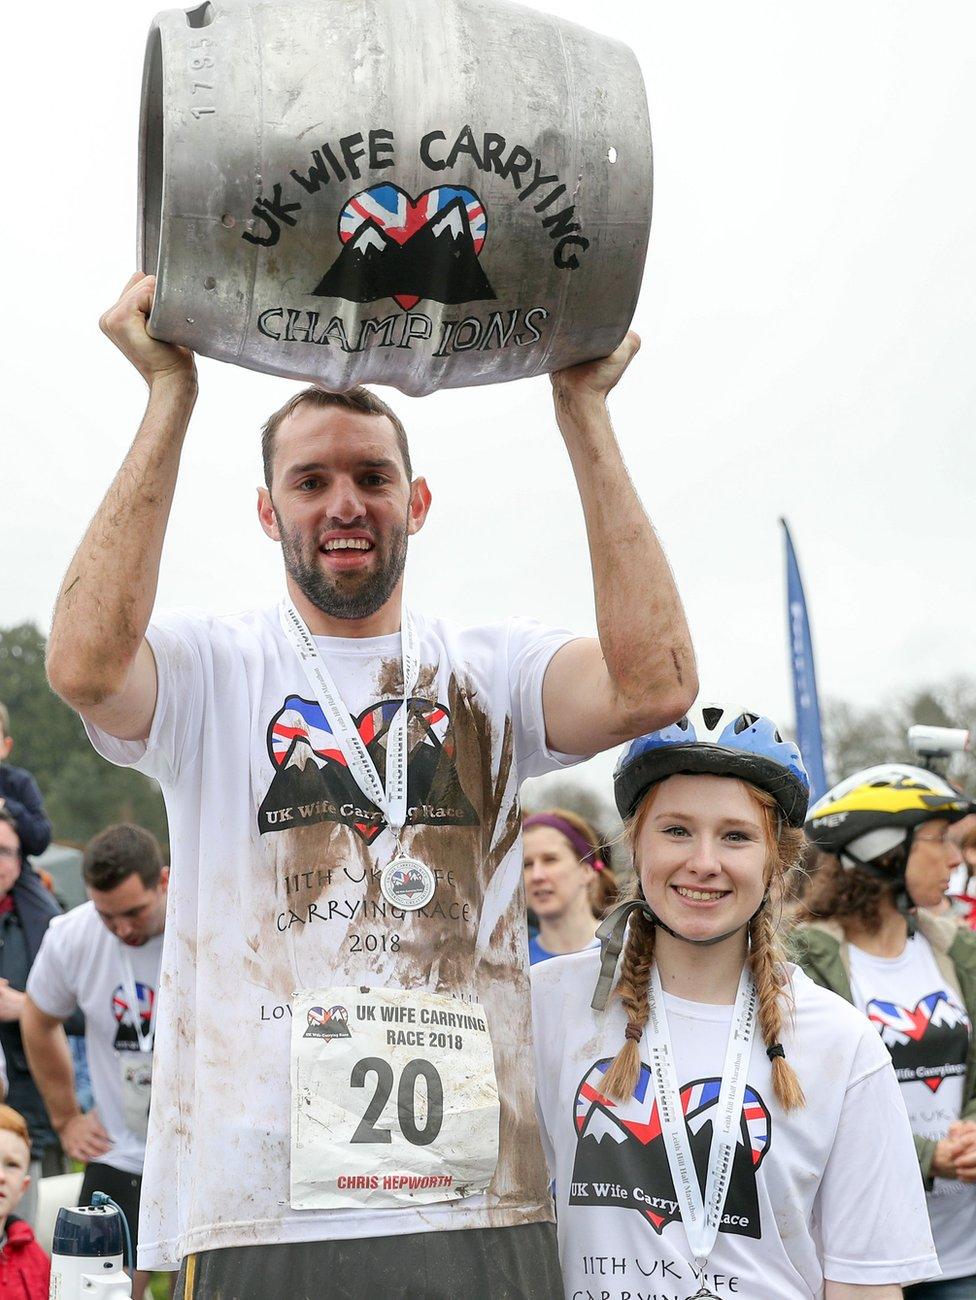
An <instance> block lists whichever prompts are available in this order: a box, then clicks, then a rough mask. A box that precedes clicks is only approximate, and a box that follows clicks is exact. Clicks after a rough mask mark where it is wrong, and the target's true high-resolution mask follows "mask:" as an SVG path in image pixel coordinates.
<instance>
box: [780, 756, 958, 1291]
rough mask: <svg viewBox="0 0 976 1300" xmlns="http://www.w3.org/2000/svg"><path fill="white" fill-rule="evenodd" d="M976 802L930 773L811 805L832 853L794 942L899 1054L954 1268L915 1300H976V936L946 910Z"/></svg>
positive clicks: (843, 787)
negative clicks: (962, 824)
mask: <svg viewBox="0 0 976 1300" xmlns="http://www.w3.org/2000/svg"><path fill="white" fill-rule="evenodd" d="M971 807H972V805H971V804H970V801H969V800H968V799H967V798H966V797H965V796H963V795H960V794H959V792H958V791H957V790H955V789H954V788H953V787H952V786H951V785H950V784H949V783H948V782H947V781H945V780H944V779H943V778H942V777H941V776H938V775H937V774H936V773H934V772H929V771H926V770H925V769H924V768H916V767H909V766H906V765H904V764H899V763H892V764H886V765H883V766H879V767H874V768H869V769H867V770H866V771H863V772H856V773H855V774H854V775H853V776H850V777H848V778H847V779H846V780H844V781H842V782H840V784H839V785H837V786H835V787H834V789H832V790H830V791H828V793H827V794H825V795H824V797H823V798H822V799H821V800H819V801H818V802H817V803H816V804H815V805H814V807H813V808H811V810H810V815H809V818H808V820H807V834H808V836H809V838H810V840H811V841H812V842H813V843H814V844H815V845H817V846H818V848H819V849H820V850H821V852H820V854H819V856H818V859H817V861H816V863H815V864H814V867H813V871H812V874H811V877H810V880H809V882H808V884H807V887H806V889H805V891H804V897H803V902H802V905H801V908H800V910H799V912H798V917H797V919H798V920H799V921H800V922H801V923H802V924H801V925H800V926H799V928H798V929H797V930H796V932H795V933H794V935H793V938H792V947H793V950H794V952H795V954H796V959H797V961H798V962H799V964H800V965H801V966H802V967H803V969H804V970H805V971H806V973H807V974H808V975H809V976H810V977H811V979H814V980H816V981H817V983H818V984H822V985H823V986H824V987H825V988H829V989H832V990H833V991H834V992H835V993H839V994H840V995H841V997H844V998H846V999H847V1000H848V1001H849V1002H853V1004H854V1005H855V1006H856V1007H858V1009H859V1010H860V1011H863V1012H864V1013H866V1015H867V1016H868V1017H869V1019H870V1020H871V1022H872V1023H873V1024H874V1026H875V1028H876V1030H877V1032H878V1033H879V1034H880V1035H881V1038H882V1040H883V1041H884V1043H885V1045H886V1046H887V1048H888V1050H889V1051H890V1053H891V1057H892V1061H893V1064H894V1067H895V1073H896V1075H897V1077H898V1080H899V1083H900V1085H901V1090H902V1096H903V1097H904V1099H905V1105H906V1107H907V1108H908V1114H909V1118H910V1120H911V1122H912V1129H913V1132H914V1135H915V1146H916V1150H917V1153H918V1159H919V1164H920V1166H921V1170H922V1175H923V1178H924V1179H925V1184H926V1191H927V1203H928V1210H929V1219H930V1222H931V1227H932V1236H933V1238H934V1240H935V1245H936V1250H937V1251H938V1255H939V1264H940V1265H941V1268H942V1277H941V1278H940V1279H938V1280H937V1281H932V1282H924V1283H922V1284H921V1285H920V1286H918V1287H910V1288H908V1290H907V1292H906V1294H908V1295H910V1296H911V1297H912V1300H936V1298H937V1300H971V1297H973V1296H976V1186H974V1185H973V1184H976V1122H973V1121H974V1119H976V1052H974V1046H973V1035H972V1025H973V1020H974V1017H976V935H974V934H973V933H972V932H971V931H970V930H968V929H966V928H964V927H960V926H959V924H958V922H957V921H956V919H955V918H954V917H953V916H951V915H945V916H943V915H933V914H932V912H931V911H929V910H928V909H930V908H933V907H936V906H937V905H938V904H939V903H941V902H942V899H943V897H944V895H945V892H946V889H947V888H948V884H949V878H950V875H951V873H952V872H953V870H954V869H955V868H956V867H957V866H958V864H959V862H960V854H959V850H958V848H957V847H956V845H955V843H954V842H953V839H952V837H951V835H950V827H951V826H952V824H953V823H954V822H956V821H959V820H961V819H962V818H963V817H965V816H967V815H968V813H969V812H970V811H971Z"/></svg>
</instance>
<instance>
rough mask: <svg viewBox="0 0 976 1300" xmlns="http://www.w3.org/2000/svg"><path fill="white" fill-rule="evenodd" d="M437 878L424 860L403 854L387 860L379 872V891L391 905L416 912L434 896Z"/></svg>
mask: <svg viewBox="0 0 976 1300" xmlns="http://www.w3.org/2000/svg"><path fill="white" fill-rule="evenodd" d="M436 888H437V880H436V878H435V876H434V873H433V871H431V869H430V867H428V865H427V863H426V862H421V861H420V859H419V858H408V857H406V856H405V855H404V856H400V857H397V858H394V859H393V861H392V862H388V863H387V864H386V866H385V867H384V868H383V870H382V872H381V874H380V893H381V894H382V895H383V897H384V898H385V899H386V901H387V902H388V903H389V904H390V906H391V907H398V908H401V909H403V910H404V911H407V912H416V911H417V909H418V908H420V907H426V906H427V904H428V903H429V902H430V900H431V899H432V898H433V897H434V891H435V889H436Z"/></svg>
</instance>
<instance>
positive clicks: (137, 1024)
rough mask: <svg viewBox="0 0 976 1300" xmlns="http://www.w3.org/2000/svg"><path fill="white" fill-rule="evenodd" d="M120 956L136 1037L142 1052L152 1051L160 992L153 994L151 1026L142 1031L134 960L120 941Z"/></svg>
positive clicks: (130, 1016) (123, 980)
mask: <svg viewBox="0 0 976 1300" xmlns="http://www.w3.org/2000/svg"><path fill="white" fill-rule="evenodd" d="M119 956H120V957H121V958H122V987H123V989H125V1000H126V1002H128V1004H129V1019H130V1020H131V1022H132V1025H133V1028H134V1029H135V1031H136V1038H137V1040H138V1043H139V1051H140V1052H151V1051H152V1049H153V1038H154V1037H155V1034H156V1008H157V1007H158V1006H159V992H158V990H157V992H156V993H155V994H153V995H152V1007H151V1009H150V1011H149V1028H148V1029H147V1030H146V1032H145V1033H143V1032H142V1016H141V1015H140V1013H139V993H138V991H137V989H136V977H135V975H134V974H133V971H132V962H131V961H130V960H129V954H128V953H127V952H126V950H125V948H123V947H122V946H121V940H120V941H119Z"/></svg>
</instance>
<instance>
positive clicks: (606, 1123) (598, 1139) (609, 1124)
mask: <svg viewBox="0 0 976 1300" xmlns="http://www.w3.org/2000/svg"><path fill="white" fill-rule="evenodd" d="M611 1064H612V1062H611V1060H610V1059H605V1060H601V1061H597V1062H596V1064H595V1065H594V1066H593V1067H592V1069H590V1070H589V1071H588V1073H587V1074H586V1075H585V1076H584V1077H583V1080H582V1082H581V1083H580V1085H579V1087H578V1089H577V1091H576V1103H575V1108H574V1109H575V1113H574V1120H575V1125H576V1160H575V1163H574V1165H573V1181H572V1187H571V1189H570V1197H569V1203H570V1204H571V1205H599V1206H607V1205H612V1206H617V1207H619V1208H622V1209H630V1210H636V1211H637V1212H638V1213H639V1214H640V1215H641V1216H642V1217H643V1218H644V1219H646V1221H647V1222H648V1223H649V1224H650V1225H651V1227H652V1228H653V1229H654V1231H655V1232H656V1233H657V1234H658V1235H659V1236H660V1234H661V1233H662V1232H663V1231H664V1229H665V1228H666V1227H667V1225H668V1224H669V1223H675V1222H680V1220H681V1211H680V1208H679V1206H678V1203H677V1197H676V1194H675V1189H674V1182H673V1180H672V1178H671V1170H670V1168H669V1166H668V1157H667V1153H666V1151H665V1149H664V1138H663V1136H662V1133H661V1121H660V1119H659V1117H658V1110H657V1099H656V1097H655V1095H654V1085H653V1083H652V1081H651V1072H650V1070H649V1068H648V1067H647V1066H646V1065H644V1064H643V1063H642V1064H641V1068H640V1075H639V1077H638V1080H637V1084H636V1086H635V1088H634V1092H633V1096H631V1097H630V1098H628V1099H627V1101H625V1102H618V1101H614V1100H613V1099H612V1098H610V1097H608V1096H606V1094H605V1093H604V1092H603V1091H602V1090H601V1085H602V1082H603V1076H604V1075H605V1074H606V1072H607V1070H609V1068H610V1066H611ZM721 1086H722V1080H721V1079H695V1080H693V1081H692V1082H691V1083H686V1084H685V1085H684V1086H683V1087H682V1089H681V1109H682V1111H683V1112H684V1117H685V1125H686V1127H687V1129H688V1136H689V1140H690V1145H691V1152H692V1156H693V1159H694V1162H695V1169H696V1172H697V1174H698V1181H699V1184H700V1186H701V1189H702V1196H704V1194H705V1179H706V1176H707V1173H708V1158H709V1147H710V1145H711V1140H712V1117H713V1115H714V1113H715V1107H716V1105H717V1103H718V1096H719V1091H720V1089H721ZM771 1136H772V1133H771V1119H770V1114H769V1110H768V1109H767V1107H766V1104H765V1102H764V1101H763V1099H762V1097H760V1095H759V1093H758V1092H756V1090H755V1089H754V1088H750V1087H747V1088H746V1091H745V1097H744V1098H743V1103H742V1116H741V1119H740V1121H739V1141H738V1144H737V1146H736V1150H735V1155H734V1157H733V1160H732V1178H731V1181H730V1183H729V1191H728V1196H727V1198H726V1201H725V1209H724V1211H723V1215H722V1224H721V1227H720V1231H721V1232H729V1233H735V1234H737V1235H739V1236H743V1237H755V1238H759V1237H761V1236H762V1227H761V1224H760V1219H759V1194H758V1191H757V1188H756V1171H757V1170H758V1169H759V1166H760V1165H761V1164H762V1162H763V1160H764V1159H765V1156H766V1153H767V1152H768V1151H769V1144H770V1138H771Z"/></svg>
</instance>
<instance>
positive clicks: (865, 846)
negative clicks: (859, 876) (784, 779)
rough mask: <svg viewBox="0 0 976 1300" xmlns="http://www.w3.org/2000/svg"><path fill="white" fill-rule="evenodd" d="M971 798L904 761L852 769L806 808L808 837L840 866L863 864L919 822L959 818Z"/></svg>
mask: <svg viewBox="0 0 976 1300" xmlns="http://www.w3.org/2000/svg"><path fill="white" fill-rule="evenodd" d="M972 811H973V803H972V801H971V800H970V799H968V798H966V796H965V795H962V794H960V793H959V791H958V790H955V789H953V787H952V786H951V785H950V784H949V782H948V781H947V780H946V779H945V778H944V777H941V776H939V775H938V774H937V773H935V772H929V771H927V770H926V769H925V768H923V767H911V766H910V765H909V764H907V763H882V764H880V765H879V766H877V767H869V768H865V769H864V771H861V772H855V773H854V775H853V776H849V777H847V778H846V780H844V781H841V782H840V783H839V784H838V785H835V786H834V787H833V789H832V790H828V791H827V793H826V794H825V795H824V796H823V797H822V798H821V799H818V800H817V802H816V803H815V804H814V805H813V807H812V808H811V809H810V812H809V815H808V816H807V820H806V825H805V828H804V829H805V830H806V833H807V838H808V839H809V840H810V841H811V843H813V844H815V845H816V847H817V848H818V849H822V850H823V852H824V853H833V854H836V855H837V857H839V858H840V860H841V864H842V865H843V866H847V867H850V866H858V867H863V866H867V865H869V864H870V863H871V862H873V861H874V860H875V859H876V858H880V857H884V855H885V854H887V853H890V852H891V851H892V850H893V849H896V848H898V847H899V845H904V847H905V849H906V853H905V855H904V857H905V860H906V862H907V850H909V849H910V848H911V840H912V836H913V835H914V833H915V830H916V828H917V827H919V826H921V825H922V823H923V822H927V821H932V820H933V819H934V818H942V819H944V820H945V821H949V822H954V821H958V820H959V819H960V818H961V817H965V816H966V815H967V813H970V812H972Z"/></svg>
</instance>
